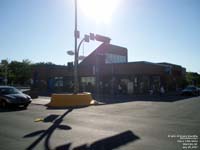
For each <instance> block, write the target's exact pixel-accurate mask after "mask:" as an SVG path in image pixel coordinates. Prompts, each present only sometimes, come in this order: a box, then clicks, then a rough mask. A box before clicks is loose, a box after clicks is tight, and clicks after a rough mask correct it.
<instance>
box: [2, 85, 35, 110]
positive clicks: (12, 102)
mask: <svg viewBox="0 0 200 150" xmlns="http://www.w3.org/2000/svg"><path fill="white" fill-rule="evenodd" d="M30 103H31V97H30V96H28V95H26V94H24V93H22V92H21V91H20V90H18V89H17V88H15V87H12V86H0V106H1V107H4V108H5V107H7V106H18V107H23V108H27V107H28V105H29V104H30Z"/></svg>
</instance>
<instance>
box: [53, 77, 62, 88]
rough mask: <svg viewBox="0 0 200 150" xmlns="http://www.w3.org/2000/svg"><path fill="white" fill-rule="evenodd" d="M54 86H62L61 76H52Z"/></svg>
mask: <svg viewBox="0 0 200 150" xmlns="http://www.w3.org/2000/svg"><path fill="white" fill-rule="evenodd" d="M54 80H55V84H54V86H55V87H63V77H54Z"/></svg>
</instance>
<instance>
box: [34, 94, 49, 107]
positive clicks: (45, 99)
mask: <svg viewBox="0 0 200 150" xmlns="http://www.w3.org/2000/svg"><path fill="white" fill-rule="evenodd" d="M50 101H51V97H46V96H39V97H38V98H36V99H33V100H32V102H31V104H36V105H46V104H48V103H49V102H50Z"/></svg>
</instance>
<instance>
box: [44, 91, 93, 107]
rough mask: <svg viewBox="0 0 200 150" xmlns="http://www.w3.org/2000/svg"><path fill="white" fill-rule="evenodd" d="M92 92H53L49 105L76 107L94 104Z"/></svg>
mask: <svg viewBox="0 0 200 150" xmlns="http://www.w3.org/2000/svg"><path fill="white" fill-rule="evenodd" d="M93 103H94V100H93V99H92V96H91V93H78V94H52V96H51V102H50V103H49V104H47V106H49V107H76V106H88V105H90V104H93Z"/></svg>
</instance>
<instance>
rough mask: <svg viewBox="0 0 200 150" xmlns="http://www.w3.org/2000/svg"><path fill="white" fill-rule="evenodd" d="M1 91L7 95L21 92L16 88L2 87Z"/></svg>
mask: <svg viewBox="0 0 200 150" xmlns="http://www.w3.org/2000/svg"><path fill="white" fill-rule="evenodd" d="M0 93H1V94H3V95H7V94H19V93H21V92H20V91H19V90H18V89H16V88H0Z"/></svg>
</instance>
